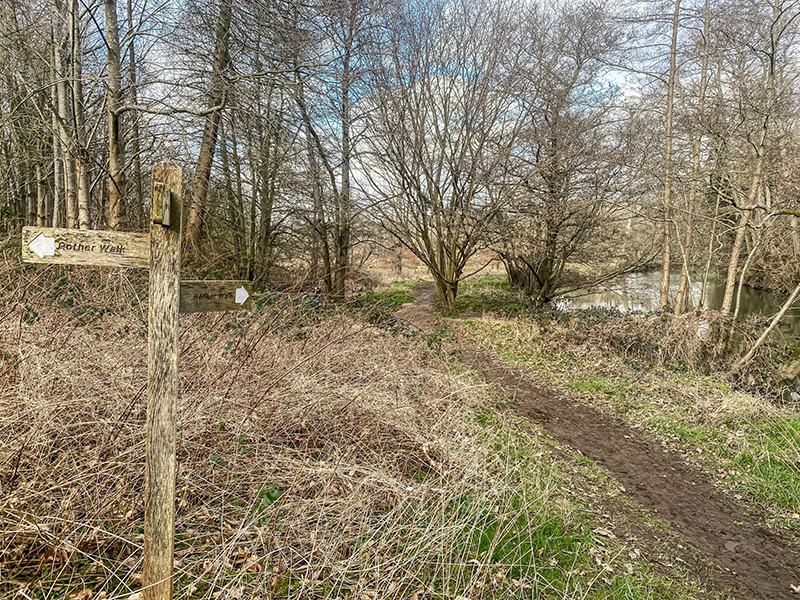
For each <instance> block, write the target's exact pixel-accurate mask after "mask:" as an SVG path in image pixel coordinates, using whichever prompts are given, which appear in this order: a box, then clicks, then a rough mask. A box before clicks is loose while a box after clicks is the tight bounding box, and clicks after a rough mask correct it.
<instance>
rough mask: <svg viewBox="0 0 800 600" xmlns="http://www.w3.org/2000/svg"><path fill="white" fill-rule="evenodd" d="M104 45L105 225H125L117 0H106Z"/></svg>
mask: <svg viewBox="0 0 800 600" xmlns="http://www.w3.org/2000/svg"><path fill="white" fill-rule="evenodd" d="M105 12H106V47H107V49H108V56H107V63H108V85H107V87H106V107H107V113H108V114H107V118H108V228H109V229H110V230H111V231H120V230H121V229H124V228H125V224H126V223H125V142H124V139H123V136H122V127H121V126H120V125H121V124H120V120H121V119H120V116H119V113H118V109H119V107H120V106H121V104H122V73H121V70H120V69H121V68H120V49H119V28H118V25H117V0H105Z"/></svg>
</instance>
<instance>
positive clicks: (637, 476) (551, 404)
mask: <svg viewBox="0 0 800 600" xmlns="http://www.w3.org/2000/svg"><path fill="white" fill-rule="evenodd" d="M434 294H435V289H433V286H425V288H424V290H423V293H422V294H421V295H420V298H419V299H418V300H417V302H415V303H414V305H412V306H411V307H409V308H408V309H404V311H403V314H402V316H403V318H405V319H408V320H409V321H410V322H411V323H413V324H415V325H416V326H418V327H421V328H423V329H426V328H428V327H429V326H430V324H431V323H432V322H433V321H432V312H431V306H432V305H431V301H432V299H433V297H434ZM460 342H461V344H460V349H461V359H462V361H463V362H464V364H466V365H468V366H470V367H471V368H473V369H475V370H476V371H477V372H479V373H481V374H482V375H483V376H484V377H486V379H487V380H488V381H489V382H490V383H491V384H492V385H494V386H497V387H498V388H501V389H502V390H503V391H504V392H505V393H506V394H507V395H508V396H510V397H512V398H515V399H516V400H517V403H518V406H519V411H520V413H522V414H523V415H525V416H527V417H528V418H530V419H531V420H532V421H535V422H536V423H538V424H540V425H541V426H542V427H543V428H544V429H546V430H547V431H548V432H549V433H550V434H551V435H552V436H553V437H554V438H555V439H557V440H558V441H559V442H561V443H563V444H567V445H569V446H570V447H572V448H573V449H575V450H578V451H579V452H581V453H582V454H583V455H585V456H586V457H588V458H590V459H592V460H593V461H595V462H597V463H598V464H599V465H600V466H602V467H603V468H605V469H606V470H607V471H608V473H609V474H610V475H611V476H612V477H614V478H615V479H616V480H617V481H618V482H619V483H620V484H621V485H622V486H624V488H625V490H626V492H627V494H628V495H629V496H630V497H631V498H632V499H634V500H635V501H636V502H638V503H639V504H641V505H642V506H643V507H644V508H645V509H646V510H647V511H649V512H650V514H651V515H652V516H653V517H654V518H656V519H658V520H659V521H661V522H662V523H663V524H664V525H666V526H668V527H669V528H670V529H671V530H672V533H675V534H677V535H678V536H679V537H680V538H682V539H683V540H684V541H685V543H687V544H688V545H690V546H691V547H692V548H693V549H694V550H696V551H697V552H698V553H699V554H700V555H701V556H703V557H704V558H705V559H707V560H708V561H710V562H711V563H713V564H715V565H717V566H718V567H719V568H720V571H719V573H718V576H715V577H714V579H715V581H713V582H709V583H711V584H712V585H714V584H716V585H715V587H719V588H728V589H730V590H731V594H732V597H733V598H736V599H737V600H751V599H755V598H759V599H760V598H763V599H768V600H779V599H784V598H785V599H787V600H800V594H798V593H797V592H795V591H793V588H792V586H800V556H798V554H797V553H796V552H794V551H793V550H792V549H791V548H789V547H788V546H787V545H786V544H785V543H784V542H783V541H781V540H780V539H779V538H778V537H777V536H775V535H774V534H772V533H771V532H769V531H767V530H766V529H764V528H763V527H761V526H760V525H759V524H758V520H757V518H756V517H755V516H754V515H752V514H751V513H750V512H749V511H748V510H747V509H746V508H745V507H743V506H741V505H739V504H737V503H735V502H734V501H733V500H732V499H729V498H727V497H725V496H724V495H723V494H721V493H720V492H718V491H717V490H716V489H715V488H714V486H713V485H712V484H711V483H710V482H709V481H708V480H706V479H705V478H704V477H703V476H702V475H700V474H698V473H697V472H695V471H692V470H691V469H690V468H689V467H687V466H686V465H685V464H684V463H683V461H682V460H681V458H680V457H679V456H677V455H676V454H674V453H672V452H669V451H667V450H665V449H664V448H662V447H661V446H659V445H658V444H656V443H654V442H652V441H650V440H648V439H647V438H645V436H644V435H643V434H642V433H641V432H639V431H638V430H636V429H632V428H631V427H629V426H628V425H627V424H625V423H624V422H623V421H621V420H619V419H616V418H614V417H611V416H608V415H604V414H602V413H600V412H598V411H597V410H595V409H594V408H592V407H591V406H588V405H586V404H583V403H582V402H580V401H578V400H577V399H574V398H570V397H568V396H567V395H564V394H562V393H560V392H558V391H556V390H554V389H552V388H549V387H545V386H542V385H541V384H537V383H535V382H533V381H531V380H530V378H529V377H528V376H527V375H526V374H525V373H524V372H523V371H522V370H520V369H515V368H513V367H511V366H509V365H508V364H506V363H504V362H503V361H501V360H499V359H496V358H494V357H492V356H490V355H488V354H487V353H485V352H484V351H483V350H481V349H480V348H478V347H477V346H476V345H474V344H472V343H470V342H467V341H464V340H460ZM708 575H709V574H708V573H706V574H705V577H708Z"/></svg>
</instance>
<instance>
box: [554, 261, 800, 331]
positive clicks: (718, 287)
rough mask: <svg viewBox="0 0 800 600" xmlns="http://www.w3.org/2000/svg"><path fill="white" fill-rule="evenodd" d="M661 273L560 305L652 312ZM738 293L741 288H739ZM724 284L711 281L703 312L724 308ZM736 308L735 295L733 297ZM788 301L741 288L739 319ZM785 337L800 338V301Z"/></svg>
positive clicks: (784, 325)
mask: <svg viewBox="0 0 800 600" xmlns="http://www.w3.org/2000/svg"><path fill="white" fill-rule="evenodd" d="M679 278H680V272H676V273H673V274H672V276H671V278H670V279H671V282H670V295H671V296H672V297H674V296H675V294H676V293H677V291H678V280H679ZM696 279H697V281H694V282H693V283H692V292H693V298H694V302H697V300H698V299H699V298H700V287H701V282H700V278H699V277H697V278H696ZM660 289H661V271H646V272H637V273H628V274H626V275H622V276H620V277H619V278H617V279H616V280H612V281H610V282H608V283H606V284H605V285H604V287H603V289H602V290H578V291H576V292H573V293H572V294H570V295H569V296H567V297H565V298H563V299H562V300H561V302H560V303H559V305H560V306H561V307H562V308H565V309H578V308H589V307H591V306H606V307H614V308H617V309H619V310H621V311H644V312H653V311H655V310H657V309H658V301H659V290H660ZM737 291H738V286H737ZM724 292H725V280H724V279H722V278H715V279H709V282H708V289H707V293H706V298H705V301H704V303H703V304H704V308H706V309H711V310H717V309H719V308H720V307H721V306H722V296H723V294H724ZM733 301H734V308H735V306H736V293H734V297H733ZM785 301H786V296H782V295H780V294H774V293H772V292H767V291H765V290H758V289H755V288H751V287H748V286H744V287H743V288H742V300H741V307H740V309H739V318H745V317H747V316H749V315H763V316H765V317H772V316H773V315H775V314H776V313H777V312H778V311H779V310H780V308H781V306H782V305H783V303H784V302H785ZM781 331H782V333H783V334H784V335H785V336H787V337H789V338H800V300H798V301H797V302H795V306H794V307H792V308H791V309H789V311H788V312H787V313H786V315H785V316H784V317H783V320H782V322H781Z"/></svg>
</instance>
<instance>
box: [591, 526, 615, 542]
mask: <svg viewBox="0 0 800 600" xmlns="http://www.w3.org/2000/svg"><path fill="white" fill-rule="evenodd" d="M594 532H595V533H596V534H597V535H602V536H603V537H607V538H608V539H610V540H613V539H616V537H617V536H616V535H614V533H613V532H611V531H609V530H608V529H603V528H602V527H598V528H597V529H595V530H594Z"/></svg>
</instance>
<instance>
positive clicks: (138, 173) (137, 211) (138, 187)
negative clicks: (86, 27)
mask: <svg viewBox="0 0 800 600" xmlns="http://www.w3.org/2000/svg"><path fill="white" fill-rule="evenodd" d="M127 9H128V11H127V12H128V15H127V16H128V36H129V38H130V39H129V40H128V79H129V80H130V94H131V104H133V105H134V106H136V105H137V104H138V103H139V98H138V91H137V89H136V80H137V77H136V45H135V44H134V40H135V39H136V36H135V35H134V34H133V31H134V29H133V6H132V2H131V0H128V6H127ZM130 115H131V116H130V119H131V123H130V130H131V131H130V140H131V152H132V154H133V184H134V192H135V196H134V198H133V200H132V202H131V204H132V206H131V209H132V210H131V211H130V212H131V214H130V215H129V217H130V219H131V220H132V223H130V225H132V226H133V227H134V228H135V229H142V228H143V227H144V226H145V218H144V188H143V182H142V159H141V156H140V154H141V143H140V141H139V113H138V112H137V111H135V110H134V111H131V112H130Z"/></svg>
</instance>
